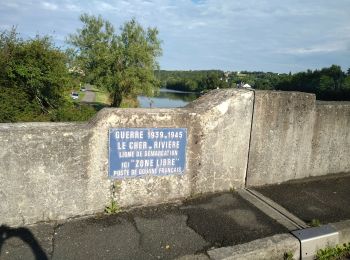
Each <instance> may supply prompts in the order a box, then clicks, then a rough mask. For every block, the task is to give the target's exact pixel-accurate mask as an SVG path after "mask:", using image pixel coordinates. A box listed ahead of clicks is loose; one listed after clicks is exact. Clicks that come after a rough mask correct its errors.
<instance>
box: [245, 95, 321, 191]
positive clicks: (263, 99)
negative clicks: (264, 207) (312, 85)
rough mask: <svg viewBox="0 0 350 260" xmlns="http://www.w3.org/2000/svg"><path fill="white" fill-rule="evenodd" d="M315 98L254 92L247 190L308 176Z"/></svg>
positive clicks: (313, 96) (312, 96)
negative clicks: (250, 187)
mask: <svg viewBox="0 0 350 260" xmlns="http://www.w3.org/2000/svg"><path fill="white" fill-rule="evenodd" d="M314 118H315V95H313V94H307V93H299V92H277V91H256V92H255V105H254V115H253V125H252V136H251V145H250V151H249V165H248V172H247V186H256V185H263V184H269V183H278V182H284V181H287V180H291V179H297V178H302V177H306V176H308V173H307V171H306V169H307V166H308V163H309V161H310V154H311V140H312V136H313V125H314Z"/></svg>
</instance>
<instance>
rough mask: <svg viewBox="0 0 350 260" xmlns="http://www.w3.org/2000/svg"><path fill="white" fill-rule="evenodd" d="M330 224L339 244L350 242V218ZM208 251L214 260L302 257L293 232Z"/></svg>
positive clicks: (298, 243)
mask: <svg viewBox="0 0 350 260" xmlns="http://www.w3.org/2000/svg"><path fill="white" fill-rule="evenodd" d="M329 225H330V226H331V227H333V228H334V229H335V230H336V231H337V232H338V239H339V244H343V243H349V242H350V220H346V221H341V222H336V223H330V224H329ZM207 253H208V255H209V257H210V259H214V260H223V259H225V260H233V259H237V260H240V259H242V260H243V259H248V260H249V259H252V260H253V259H254V260H256V259H266V260H267V259H283V256H284V254H285V253H291V254H292V255H293V259H300V242H299V240H298V239H297V238H296V237H294V236H293V235H292V234H289V233H285V234H277V235H274V236H270V237H265V238H261V239H257V240H254V241H251V242H248V243H245V244H240V245H235V246H230V247H221V248H216V249H212V250H209V251H208V252H207Z"/></svg>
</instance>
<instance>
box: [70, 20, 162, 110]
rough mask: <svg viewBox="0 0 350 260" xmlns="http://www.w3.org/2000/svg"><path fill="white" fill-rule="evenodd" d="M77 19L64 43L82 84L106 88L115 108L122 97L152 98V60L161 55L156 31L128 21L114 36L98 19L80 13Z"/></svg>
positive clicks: (107, 24)
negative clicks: (79, 71)
mask: <svg viewBox="0 0 350 260" xmlns="http://www.w3.org/2000/svg"><path fill="white" fill-rule="evenodd" d="M80 20H81V22H82V23H83V27H82V29H78V30H77V32H76V33H75V34H71V35H69V37H68V40H67V41H68V43H70V44H71V45H72V46H73V47H74V48H75V53H76V66H80V67H81V68H82V69H83V70H84V72H85V76H86V81H87V82H88V83H91V84H94V85H96V86H97V87H99V88H106V89H107V90H108V91H109V92H110V94H111V97H112V106H115V107H118V106H120V104H121V103H122V101H123V98H127V97H136V95H138V94H145V95H152V94H153V93H154V91H155V89H156V88H157V87H159V82H158V80H157V79H156V77H155V76H154V70H156V69H157V68H158V63H157V61H156V58H157V57H158V56H160V55H161V47H160V40H159V39H158V30H157V29H156V28H147V29H146V30H145V29H144V28H143V27H142V26H141V25H140V24H139V23H137V22H136V20H135V19H132V20H131V21H128V22H126V23H125V24H124V25H123V26H122V27H121V28H120V34H119V35H118V34H116V32H115V29H114V27H113V25H112V24H111V23H110V22H108V21H107V20H104V19H103V18H102V17H101V16H98V17H95V16H90V15H87V14H83V15H81V17H80Z"/></svg>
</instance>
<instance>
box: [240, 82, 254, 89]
mask: <svg viewBox="0 0 350 260" xmlns="http://www.w3.org/2000/svg"><path fill="white" fill-rule="evenodd" d="M242 88H252V86H251V85H249V84H247V83H246V84H244V85H243V86H242Z"/></svg>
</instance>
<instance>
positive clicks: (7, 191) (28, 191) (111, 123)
mask: <svg viewBox="0 0 350 260" xmlns="http://www.w3.org/2000/svg"><path fill="white" fill-rule="evenodd" d="M252 103H253V93H252V92H250V91H246V90H226V91H225V90H224V91H214V92H213V93H211V94H209V95H206V96H205V97H203V98H201V99H200V100H199V101H198V102H195V103H194V104H192V105H191V106H189V107H188V108H182V109H104V110H102V111H100V112H99V113H98V115H97V116H96V117H95V118H94V119H93V120H91V122H89V123H87V124H74V123H72V124H65V123H61V124H55V123H28V124H1V125H0V130H1V132H0V211H1V213H2V212H3V213H2V214H1V216H0V223H4V224H9V225H20V224H30V223H36V222H38V221H48V220H59V219H64V218H68V217H71V216H77V215H86V214H91V213H95V212H99V211H103V209H104V207H105V206H106V205H108V204H109V203H110V201H111V199H112V195H115V196H114V199H115V200H116V201H117V203H118V205H119V206H121V207H135V206H146V205H154V204H159V203H165V202H169V201H172V200H179V199H183V198H187V197H189V196H191V195H194V194H198V193H207V192H215V191H223V190H229V189H230V188H234V187H242V186H244V178H245V172H246V164H247V161H246V157H247V154H248V144H249V134H250V130H249V127H250V120H251V116H250V115H251V112H252V111H251V110H252ZM112 127H154V128H156V127H181V128H187V132H188V139H187V156H186V171H185V174H184V175H182V176H175V175H172V176H166V177H152V176H149V177H144V178H135V179H127V180H122V181H116V182H114V183H113V182H112V181H110V180H109V179H108V131H109V129H110V128H112ZM112 187H115V190H112Z"/></svg>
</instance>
